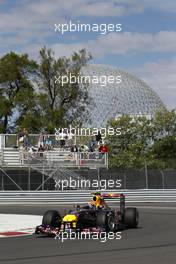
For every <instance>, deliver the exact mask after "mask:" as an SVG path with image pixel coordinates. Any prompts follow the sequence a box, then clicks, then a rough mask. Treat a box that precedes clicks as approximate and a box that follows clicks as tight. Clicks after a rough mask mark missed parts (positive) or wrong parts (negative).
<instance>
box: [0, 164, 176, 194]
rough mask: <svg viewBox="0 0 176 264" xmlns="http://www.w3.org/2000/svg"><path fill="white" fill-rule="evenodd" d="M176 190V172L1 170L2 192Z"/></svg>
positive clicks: (0, 183) (64, 169) (153, 170)
mask: <svg viewBox="0 0 176 264" xmlns="http://www.w3.org/2000/svg"><path fill="white" fill-rule="evenodd" d="M68 189H72V190H75V189H80V190H88V189H90V190H97V189H101V190H112V189H117V190H118V189H176V170H174V169H168V170H156V169H147V170H146V168H143V169H140V170H137V169H130V170H119V169H109V170H107V169H104V168H99V169H86V168H84V169H83V168H82V169H72V170H71V169H68V168H58V169H55V171H54V170H52V168H50V169H48V170H47V169H46V168H43V171H42V170H41V171H37V170H34V169H31V168H28V169H22V168H21V169H9V168H4V169H1V170H0V190H18V191H19V190H29V191H30V190H68Z"/></svg>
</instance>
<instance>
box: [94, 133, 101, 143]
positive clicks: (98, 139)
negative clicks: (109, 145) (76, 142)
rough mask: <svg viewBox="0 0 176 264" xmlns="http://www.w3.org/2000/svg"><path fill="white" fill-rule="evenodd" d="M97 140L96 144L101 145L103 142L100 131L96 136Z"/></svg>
mask: <svg viewBox="0 0 176 264" xmlns="http://www.w3.org/2000/svg"><path fill="white" fill-rule="evenodd" d="M95 138H96V142H97V144H99V143H100V141H101V139H102V138H101V133H100V131H98V134H97V135H96V136H95Z"/></svg>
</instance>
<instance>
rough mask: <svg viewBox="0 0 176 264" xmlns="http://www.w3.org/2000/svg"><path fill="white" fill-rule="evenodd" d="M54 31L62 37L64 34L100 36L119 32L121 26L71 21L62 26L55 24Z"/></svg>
mask: <svg viewBox="0 0 176 264" xmlns="http://www.w3.org/2000/svg"><path fill="white" fill-rule="evenodd" d="M54 27H55V28H54V31H55V32H58V33H61V34H62V35H64V33H66V32H95V33H99V34H101V35H106V34H108V33H110V32H121V31H122V24H112V23H111V24H106V23H103V24H97V23H94V24H89V23H87V24H85V23H80V21H77V22H72V21H71V20H70V21H69V22H68V23H64V24H55V25H54Z"/></svg>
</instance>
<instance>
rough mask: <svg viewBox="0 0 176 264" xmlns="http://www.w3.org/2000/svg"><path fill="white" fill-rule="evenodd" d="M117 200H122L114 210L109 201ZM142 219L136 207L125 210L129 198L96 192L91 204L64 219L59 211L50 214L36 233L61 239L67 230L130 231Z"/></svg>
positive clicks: (49, 212)
mask: <svg viewBox="0 0 176 264" xmlns="http://www.w3.org/2000/svg"><path fill="white" fill-rule="evenodd" d="M113 198H116V199H117V198H119V200H120V208H119V209H116V208H110V207H109V206H108V205H107V203H106V201H105V200H106V199H113ZM138 219H139V214H138V210H137V209H136V208H134V207H128V208H125V196H124V195H123V194H115V193H108V194H107V193H105V194H101V193H99V192H96V193H93V197H92V199H91V201H90V202H89V203H88V205H86V206H83V207H81V206H80V205H77V206H75V207H74V208H73V209H72V210H70V211H69V212H68V213H67V214H66V215H65V216H64V217H63V218H62V217H61V215H60V214H59V212H58V211H55V210H49V211H47V212H46V213H45V214H44V216H43V220H42V225H40V226H37V227H36V230H35V234H46V235H48V236H57V234H59V233H60V232H66V231H67V230H74V231H75V232H84V231H87V230H89V232H91V231H92V232H94V231H95V230H97V231H106V232H114V231H118V230H123V229H126V228H136V227H137V226H138Z"/></svg>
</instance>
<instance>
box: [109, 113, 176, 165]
mask: <svg viewBox="0 0 176 264" xmlns="http://www.w3.org/2000/svg"><path fill="white" fill-rule="evenodd" d="M109 126H111V127H113V128H114V130H115V129H116V128H117V127H120V128H121V131H122V133H121V135H120V136H109V137H108V138H107V140H108V144H109V149H110V153H109V163H110V167H122V168H142V167H144V164H147V165H148V166H149V167H152V168H169V167H170V168H172V167H175V165H174V164H175V161H176V154H175V152H176V113H175V111H167V110H162V111H159V112H157V113H156V114H155V116H154V117H152V118H151V119H147V118H146V117H145V116H143V117H133V118H132V117H130V116H127V115H124V116H121V117H120V118H118V119H117V120H111V121H110V122H109Z"/></svg>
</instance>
